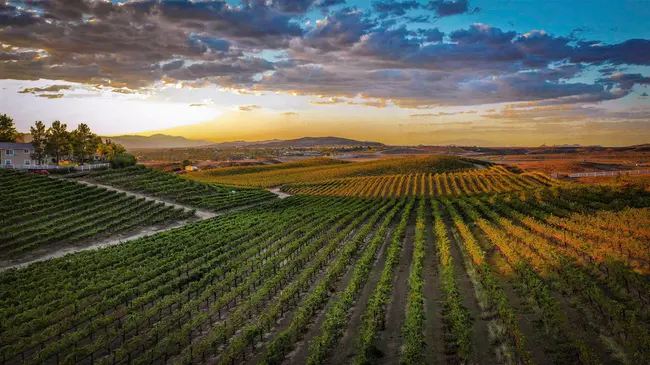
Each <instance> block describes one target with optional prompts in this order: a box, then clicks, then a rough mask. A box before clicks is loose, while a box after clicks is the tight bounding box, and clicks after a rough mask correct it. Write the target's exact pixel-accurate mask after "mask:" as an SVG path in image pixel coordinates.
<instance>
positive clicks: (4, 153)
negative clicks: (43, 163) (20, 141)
mask: <svg viewBox="0 0 650 365" xmlns="http://www.w3.org/2000/svg"><path fill="white" fill-rule="evenodd" d="M11 151H12V150H6V149H2V150H0V163H1V164H3V165H34V164H35V163H36V162H35V161H34V160H32V157H31V154H32V153H33V152H34V150H33V149H27V150H24V149H19V150H17V149H15V150H13V156H11V155H10V154H9V152H11ZM8 161H10V162H11V163H9V164H8V163H7V162H8Z"/></svg>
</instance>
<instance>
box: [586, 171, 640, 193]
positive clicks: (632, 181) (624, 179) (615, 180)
mask: <svg viewBox="0 0 650 365" xmlns="http://www.w3.org/2000/svg"><path fill="white" fill-rule="evenodd" d="M575 181H577V182H580V183H584V184H599V185H606V186H638V187H644V188H648V189H650V174H646V175H619V176H594V177H581V178H578V179H576V180H575Z"/></svg>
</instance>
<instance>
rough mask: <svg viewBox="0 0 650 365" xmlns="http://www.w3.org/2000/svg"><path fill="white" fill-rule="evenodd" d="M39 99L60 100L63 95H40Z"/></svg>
mask: <svg viewBox="0 0 650 365" xmlns="http://www.w3.org/2000/svg"><path fill="white" fill-rule="evenodd" d="M39 97H41V98H48V99H61V98H62V97H63V94H40V95H39Z"/></svg>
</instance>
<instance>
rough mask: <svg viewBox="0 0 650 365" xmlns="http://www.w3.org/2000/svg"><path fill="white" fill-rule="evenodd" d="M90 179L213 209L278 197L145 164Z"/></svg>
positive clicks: (98, 173)
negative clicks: (167, 171) (191, 178)
mask: <svg viewBox="0 0 650 365" xmlns="http://www.w3.org/2000/svg"><path fill="white" fill-rule="evenodd" d="M90 179H92V180H93V181H96V182H98V183H102V184H107V185H112V186H116V187H119V188H122V189H125V190H129V191H134V192H141V193H145V194H150V195H152V196H155V197H159V198H163V199H169V200H170V201H174V202H178V203H182V204H187V205H189V206H192V207H195V208H206V209H210V210H213V211H218V210H223V209H228V208H233V207H238V206H242V205H249V204H253V203H257V202H260V201H264V200H268V199H272V198H274V197H275V195H274V194H273V193H270V192H268V191H265V190H260V189H249V188H235V187H233V186H224V185H219V184H212V183H203V182H199V181H193V180H189V179H185V178H183V177H180V176H176V175H172V174H169V173H165V172H163V171H159V170H154V169H151V168H145V167H144V166H141V165H139V166H135V167H130V168H126V169H120V170H108V171H101V172H97V173H93V174H91V175H90Z"/></svg>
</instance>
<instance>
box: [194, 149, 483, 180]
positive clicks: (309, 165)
mask: <svg viewBox="0 0 650 365" xmlns="http://www.w3.org/2000/svg"><path fill="white" fill-rule="evenodd" d="M479 163H482V162H480V161H474V160H469V159H462V158H456V157H449V156H435V157H431V156H427V157H408V158H402V159H387V160H378V161H369V162H359V163H345V162H342V161H338V160H332V159H328V158H318V159H311V160H306V161H297V162H293V163H287V164H280V165H267V166H252V167H226V168H218V169H213V170H206V171H199V172H194V173H190V174H189V175H188V177H189V178H190V179H195V180H199V181H205V182H216V183H220V184H229V185H235V186H254V187H260V188H268V187H274V186H279V185H283V184H291V183H295V182H302V183H305V182H316V181H323V180H331V179H339V178H348V177H360V176H379V175H388V174H412V173H419V172H421V173H425V172H426V173H442V172H454V171H462V170H470V169H474V168H476V164H479Z"/></svg>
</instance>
